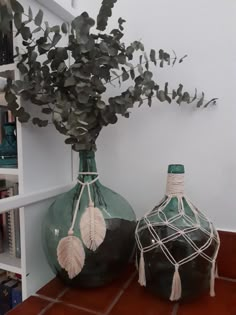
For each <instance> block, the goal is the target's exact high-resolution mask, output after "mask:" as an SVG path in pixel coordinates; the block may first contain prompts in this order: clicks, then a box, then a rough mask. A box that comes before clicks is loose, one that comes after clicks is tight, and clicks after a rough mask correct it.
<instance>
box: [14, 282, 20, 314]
mask: <svg viewBox="0 0 236 315" xmlns="http://www.w3.org/2000/svg"><path fill="white" fill-rule="evenodd" d="M21 302H22V289H21V284H18V286H17V287H16V288H12V308H14V307H16V306H17V305H18V304H20V303H21Z"/></svg>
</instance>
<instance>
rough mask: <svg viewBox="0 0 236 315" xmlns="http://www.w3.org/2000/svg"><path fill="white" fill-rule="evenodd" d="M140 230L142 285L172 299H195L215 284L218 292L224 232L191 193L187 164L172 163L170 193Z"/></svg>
mask: <svg viewBox="0 0 236 315" xmlns="http://www.w3.org/2000/svg"><path fill="white" fill-rule="evenodd" d="M135 234H136V235H135V236H136V241H137V262H139V269H140V275H141V279H139V282H140V284H141V285H144V286H146V288H147V289H148V290H150V291H151V292H153V293H155V294H157V295H159V296H160V297H162V298H165V299H170V300H171V301H176V300H188V299H193V298H195V297H197V296H199V295H200V294H201V293H203V292H205V291H206V290H207V289H209V288H210V284H211V286H212V287H211V294H212V295H214V288H213V283H214V282H213V280H214V276H215V260H216V256H217V253H218V249H219V236H218V233H217V231H216V230H215V228H214V227H213V225H212V223H211V222H210V221H209V220H208V219H207V218H206V217H205V215H203V214H202V213H201V212H200V211H199V210H198V209H197V208H196V207H195V206H193V205H192V203H191V202H190V201H189V200H188V199H187V197H186V196H185V194H184V166H183V165H169V167H168V179H167V189H166V195H165V197H164V199H163V200H162V201H161V203H160V204H159V205H158V206H156V207H155V208H154V209H153V210H152V211H151V212H149V213H148V214H146V215H145V216H144V217H143V218H142V219H141V220H140V221H139V222H138V224H137V228H136V233H135ZM141 258H142V259H141ZM141 264H142V266H141ZM140 267H141V268H140ZM176 291H177V292H176Z"/></svg>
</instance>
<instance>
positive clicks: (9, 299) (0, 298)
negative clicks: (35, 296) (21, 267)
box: [0, 270, 22, 315]
mask: <svg viewBox="0 0 236 315" xmlns="http://www.w3.org/2000/svg"><path fill="white" fill-rule="evenodd" d="M21 302H22V287H21V281H20V279H19V277H18V276H17V275H13V276H12V275H10V274H9V273H8V272H6V271H4V270H0V315H5V314H6V313H7V312H8V311H10V310H11V309H12V308H14V307H16V306H17V305H18V304H20V303H21Z"/></svg>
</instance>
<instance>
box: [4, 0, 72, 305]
mask: <svg viewBox="0 0 236 315" xmlns="http://www.w3.org/2000/svg"><path fill="white" fill-rule="evenodd" d="M22 5H24V7H28V6H29V5H30V6H31V7H32V9H33V11H34V12H35V13H37V10H38V7H37V4H34V3H33V1H31V0H22ZM43 10H44V16H45V19H46V20H48V21H50V22H51V24H53V25H56V24H61V23H62V20H61V19H60V18H59V17H56V16H55V15H54V13H52V12H50V11H49V10H47V9H43ZM64 40H65V41H67V38H66V37H65V39H64ZM17 41H18V38H15V37H14V46H18V47H21V45H20V43H19V42H17ZM8 75H10V76H11V77H13V78H15V79H20V74H19V71H18V69H17V67H16V64H9V65H4V66H0V76H2V77H6V76H8ZM1 98H2V102H3V100H4V95H3V94H1V93H0V102H1ZM0 105H1V104H0ZM2 105H4V104H2ZM21 105H22V106H24V104H23V103H21ZM17 151H18V152H17V154H18V168H0V178H6V179H7V180H10V181H15V182H18V183H19V195H18V196H15V197H9V198H4V199H1V200H0V212H5V211H8V210H10V209H15V208H20V209H19V211H20V233H21V259H19V258H15V257H12V256H10V255H9V254H8V253H5V252H4V253H1V254H0V269H4V270H7V271H11V272H15V273H18V274H21V279H22V296H23V299H26V298H27V297H28V296H30V295H31V294H34V293H36V291H37V290H38V289H39V288H41V287H42V286H43V285H45V284H46V283H47V282H48V281H50V280H51V279H52V278H53V277H54V276H55V275H54V274H53V273H52V271H51V268H50V267H49V265H48V263H47V259H46V257H45V254H44V251H43V245H42V235H41V226H42V221H43V218H44V216H45V213H46V211H47V209H48V207H49V206H50V204H51V203H52V202H53V201H54V200H55V198H56V195H58V194H60V193H62V192H64V191H65V189H66V190H67V189H69V188H68V187H67V186H68V185H70V184H71V182H72V172H71V148H70V146H68V145H65V144H64V137H63V136H61V135H60V134H59V133H58V132H57V131H56V130H55V128H54V127H53V126H52V125H49V126H48V127H46V128H37V127H35V126H33V125H32V124H30V123H28V124H21V123H19V122H18V121H17ZM9 205H10V207H9Z"/></svg>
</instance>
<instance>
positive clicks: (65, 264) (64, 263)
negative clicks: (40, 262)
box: [57, 235, 85, 279]
mask: <svg viewBox="0 0 236 315" xmlns="http://www.w3.org/2000/svg"><path fill="white" fill-rule="evenodd" d="M57 260H58V262H59V264H60V266H61V267H62V268H64V269H65V270H66V271H67V272H68V275H69V278H70V279H73V278H74V277H76V276H77V275H78V274H79V273H80V272H81V270H82V269H83V266H84V260H85V252H84V247H83V244H82V242H81V241H80V239H79V238H78V237H76V236H73V235H69V236H66V237H64V238H62V239H61V240H60V242H59V244H58V246H57Z"/></svg>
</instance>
